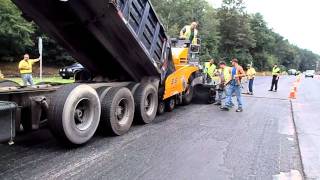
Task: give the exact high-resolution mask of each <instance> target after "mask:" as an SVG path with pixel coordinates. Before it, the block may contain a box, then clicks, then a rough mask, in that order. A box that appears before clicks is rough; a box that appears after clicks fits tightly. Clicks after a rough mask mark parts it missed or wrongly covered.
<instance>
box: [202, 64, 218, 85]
mask: <svg viewBox="0 0 320 180" xmlns="http://www.w3.org/2000/svg"><path fill="white" fill-rule="evenodd" d="M216 69H217V66H216V65H215V64H214V60H213V59H210V60H209V61H208V62H206V63H204V73H205V75H206V80H207V82H208V83H210V82H211V81H212V78H213V77H214V76H215V72H216Z"/></svg>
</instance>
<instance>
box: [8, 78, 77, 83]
mask: <svg viewBox="0 0 320 180" xmlns="http://www.w3.org/2000/svg"><path fill="white" fill-rule="evenodd" d="M6 79H8V80H11V81H15V82H17V83H19V84H21V85H23V82H22V79H21V78H6ZM33 82H34V84H37V83H39V82H41V81H40V78H39V77H33ZM42 82H52V83H63V84H68V83H73V82H74V80H73V79H62V78H61V77H59V76H51V77H43V78H42Z"/></svg>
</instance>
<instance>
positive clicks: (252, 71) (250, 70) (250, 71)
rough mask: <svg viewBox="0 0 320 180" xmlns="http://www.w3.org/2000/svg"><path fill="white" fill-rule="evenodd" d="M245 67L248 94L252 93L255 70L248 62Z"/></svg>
mask: <svg viewBox="0 0 320 180" xmlns="http://www.w3.org/2000/svg"><path fill="white" fill-rule="evenodd" d="M247 68H248V70H247V77H248V80H249V85H248V88H249V92H248V94H249V95H253V81H254V78H255V75H256V70H255V69H254V68H253V67H252V65H251V64H248V65H247Z"/></svg>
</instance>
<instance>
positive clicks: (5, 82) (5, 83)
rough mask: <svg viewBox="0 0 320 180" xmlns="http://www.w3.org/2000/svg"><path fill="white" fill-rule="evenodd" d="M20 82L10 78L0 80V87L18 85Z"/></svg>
mask: <svg viewBox="0 0 320 180" xmlns="http://www.w3.org/2000/svg"><path fill="white" fill-rule="evenodd" d="M19 86H20V84H18V83H17V82H14V81H11V80H0V87H19Z"/></svg>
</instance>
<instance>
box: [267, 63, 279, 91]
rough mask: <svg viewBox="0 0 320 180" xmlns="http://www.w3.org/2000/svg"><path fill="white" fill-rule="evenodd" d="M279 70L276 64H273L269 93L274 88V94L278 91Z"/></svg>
mask: <svg viewBox="0 0 320 180" xmlns="http://www.w3.org/2000/svg"><path fill="white" fill-rule="evenodd" d="M280 71H281V70H280V68H279V67H278V65H277V64H275V65H274V66H273V68H272V82H271V88H270V90H269V91H273V87H275V90H274V92H277V90H278V82H279V78H280Z"/></svg>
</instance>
